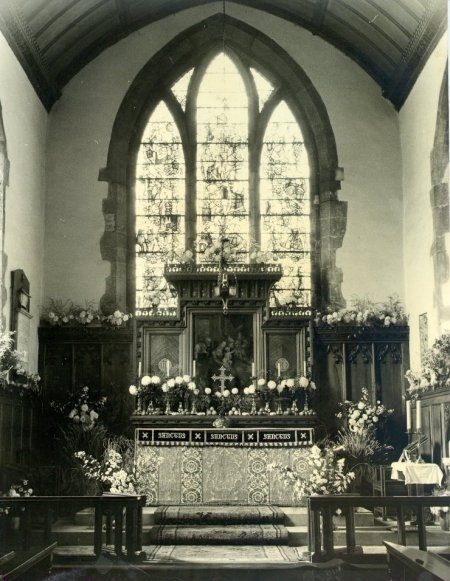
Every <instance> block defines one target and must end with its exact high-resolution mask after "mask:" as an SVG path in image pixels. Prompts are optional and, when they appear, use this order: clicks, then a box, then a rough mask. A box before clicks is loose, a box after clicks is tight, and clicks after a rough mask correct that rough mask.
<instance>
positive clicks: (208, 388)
mask: <svg viewBox="0 0 450 581" xmlns="http://www.w3.org/2000/svg"><path fill="white" fill-rule="evenodd" d="M205 393H206V395H210V394H211V388H210V387H205Z"/></svg>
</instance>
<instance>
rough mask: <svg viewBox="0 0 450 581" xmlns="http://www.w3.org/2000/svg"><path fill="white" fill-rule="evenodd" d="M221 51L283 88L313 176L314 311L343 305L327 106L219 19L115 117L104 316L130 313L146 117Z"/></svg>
mask: <svg viewBox="0 0 450 581" xmlns="http://www.w3.org/2000/svg"><path fill="white" fill-rule="evenodd" d="M223 46H225V48H226V47H229V48H230V49H232V50H233V51H234V52H235V53H236V54H238V55H239V57H240V58H241V59H242V60H243V61H244V62H246V63H248V64H249V66H254V67H255V68H258V69H259V70H261V72H263V73H264V74H265V75H266V76H267V78H268V79H270V80H271V81H272V82H273V83H274V84H276V85H277V86H279V87H280V90H282V91H283V92H284V93H285V95H284V96H285V99H286V101H287V102H288V103H289V105H290V107H291V110H292V111H293V113H294V115H295V116H296V118H297V120H298V122H299V123H300V125H301V128H302V133H303V136H304V138H305V143H306V147H307V149H308V151H309V154H310V165H311V168H312V170H313V171H312V183H311V192H312V195H313V199H314V207H313V209H312V213H313V224H314V226H313V247H312V250H313V252H312V255H313V261H315V263H316V265H317V268H316V270H315V272H316V274H315V279H314V281H313V286H314V287H315V288H316V290H317V292H316V297H317V299H316V300H315V305H314V306H316V307H318V308H323V307H324V306H325V305H328V304H333V305H338V306H339V305H340V306H343V305H344V304H345V301H344V299H343V297H342V292H341V283H342V273H341V271H340V269H339V268H337V267H336V250H337V249H338V248H339V247H340V246H341V244H342V240H343V236H344V234H345V228H346V219H347V205H346V202H341V201H339V200H338V195H337V193H338V190H339V189H340V182H339V181H337V180H336V170H337V168H338V158H337V151H336V142H335V138H334V134H333V130H332V127H331V124H330V120H329V117H328V113H327V110H326V108H325V105H324V103H323V101H322V99H321V97H320V95H319V94H318V92H317V91H316V89H315V88H314V86H313V84H312V82H311V80H310V79H309V77H308V76H307V75H306V74H305V72H304V71H303V69H302V68H301V67H300V66H299V65H298V64H297V63H296V62H295V61H294V60H293V59H292V58H291V57H290V56H289V55H288V53H286V52H285V51H284V50H283V49H281V48H280V47H279V46H278V45H277V44H276V43H274V42H273V41H272V40H271V39H270V38H269V37H267V36H265V35H263V34H262V33H261V32H260V31H258V30H256V29H254V28H252V27H250V26H248V25H247V24H245V23H242V22H240V21H238V20H236V19H234V18H231V17H229V16H225V17H224V15H223V14H216V15H214V16H212V17H210V18H208V19H206V20H204V21H203V22H200V23H198V24H196V25H195V26H193V27H191V28H189V29H187V30H186V31H184V32H183V33H181V34H179V35H178V36H177V37H176V38H175V39H173V40H172V41H171V42H170V43H168V44H167V45H166V46H165V47H164V48H163V49H162V50H160V51H159V52H158V53H157V54H156V55H155V56H154V57H152V58H151V59H150V61H149V62H148V63H147V64H146V65H145V66H144V67H143V68H142V69H141V71H140V72H139V73H138V75H137V76H136V78H135V80H134V82H133V83H132V84H131V86H130V88H129V90H128V91H127V93H126V95H125V97H124V99H123V101H122V103H121V106H120V108H119V111H118V113H117V116H116V119H115V122H114V126H113V130H112V135H111V141H110V146H109V151H108V160H107V166H106V168H103V169H101V170H100V173H99V180H100V181H105V182H107V183H108V196H107V198H106V199H105V200H104V201H103V213H104V217H105V232H104V234H103V236H102V239H101V252H102V257H103V259H104V260H108V261H109V262H110V263H111V274H110V275H109V276H108V278H107V280H106V292H105V294H104V296H103V297H102V300H101V304H102V308H103V309H104V310H105V311H111V310H112V309H114V308H122V309H125V308H126V307H127V276H128V275H129V273H128V272H127V266H128V263H129V260H128V258H129V257H128V248H130V247H133V245H134V232H133V231H132V229H131V228H130V225H129V210H130V200H129V193H130V189H131V187H132V186H131V180H130V174H131V173H132V171H131V168H132V167H133V166H134V162H135V159H136V154H137V150H138V146H139V141H140V137H141V135H142V132H143V130H144V126H145V124H146V122H147V120H148V117H149V115H150V113H151V111H152V109H153V108H154V106H155V105H156V103H157V102H159V100H160V99H161V98H162V97H163V96H164V94H165V91H167V90H168V89H169V88H170V87H171V85H172V84H173V83H174V82H175V81H176V80H177V79H178V78H179V77H180V76H181V75H182V74H183V73H185V72H186V71H187V70H188V69H189V68H190V67H192V66H194V64H195V63H196V62H197V60H198V59H199V58H200V57H201V56H203V55H204V54H205V53H206V52H208V51H210V50H213V49H214V48H217V47H223ZM131 239H133V240H131Z"/></svg>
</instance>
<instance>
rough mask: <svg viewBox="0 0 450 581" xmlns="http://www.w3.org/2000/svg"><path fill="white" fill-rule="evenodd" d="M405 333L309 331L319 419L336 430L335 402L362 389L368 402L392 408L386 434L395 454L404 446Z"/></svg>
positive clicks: (397, 330)
mask: <svg viewBox="0 0 450 581" xmlns="http://www.w3.org/2000/svg"><path fill="white" fill-rule="evenodd" d="M408 340H409V329H408V327H399V326H395V327H394V326H393V327H390V328H386V329H385V328H373V327H372V328H371V327H367V328H365V329H362V328H360V327H358V328H352V327H350V326H342V327H341V328H340V327H334V328H323V327H317V328H315V329H314V371H313V375H314V379H315V381H316V383H317V385H318V388H319V389H318V392H317V397H318V400H319V403H318V413H319V414H320V418H321V419H322V420H323V421H324V422H325V423H326V425H327V426H329V427H330V428H331V427H332V426H335V427H337V426H338V424H337V419H336V416H335V413H336V411H337V406H338V403H339V402H340V401H344V400H345V399H349V400H353V401H357V400H358V399H359V398H360V397H361V390H362V388H363V387H366V388H367V389H368V391H369V393H370V394H371V397H372V399H373V401H377V400H379V401H381V403H383V404H384V405H385V406H386V407H387V408H389V409H393V410H394V413H393V415H392V416H391V417H390V418H389V419H388V422H387V425H386V434H387V437H388V438H389V440H390V442H389V443H391V444H393V445H394V446H395V447H396V449H399V450H400V451H401V450H402V449H403V447H404V445H405V444H406V434H405V430H406V426H405V421H404V395H405V387H406V384H405V372H406V370H407V369H409V347H408Z"/></svg>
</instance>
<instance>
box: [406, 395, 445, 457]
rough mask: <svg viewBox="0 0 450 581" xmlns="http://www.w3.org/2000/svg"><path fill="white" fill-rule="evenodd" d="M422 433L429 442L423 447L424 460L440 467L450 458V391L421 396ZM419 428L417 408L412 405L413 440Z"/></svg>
mask: <svg viewBox="0 0 450 581" xmlns="http://www.w3.org/2000/svg"><path fill="white" fill-rule="evenodd" d="M421 402H422V405H421V408H422V410H421V416H422V429H421V431H422V433H423V434H424V435H425V436H426V437H427V441H426V442H425V443H424V444H423V446H422V447H421V455H422V458H423V459H424V460H425V461H427V462H433V463H435V464H438V465H440V464H441V460H442V458H444V457H445V458H448V457H449V456H450V451H449V440H450V389H448V388H447V389H439V388H437V389H435V390H432V391H428V392H425V393H424V394H422V395H421ZM416 426H417V408H416V405H415V402H413V405H412V432H413V433H412V436H411V437H412V438H414V437H415V434H416V433H417V432H416Z"/></svg>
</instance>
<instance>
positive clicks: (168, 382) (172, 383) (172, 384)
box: [167, 377, 175, 387]
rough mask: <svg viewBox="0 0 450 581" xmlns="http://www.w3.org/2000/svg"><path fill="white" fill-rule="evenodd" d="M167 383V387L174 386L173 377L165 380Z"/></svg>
mask: <svg viewBox="0 0 450 581" xmlns="http://www.w3.org/2000/svg"><path fill="white" fill-rule="evenodd" d="M167 385H168V387H175V379H173V377H171V378H170V379H168V380H167Z"/></svg>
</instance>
